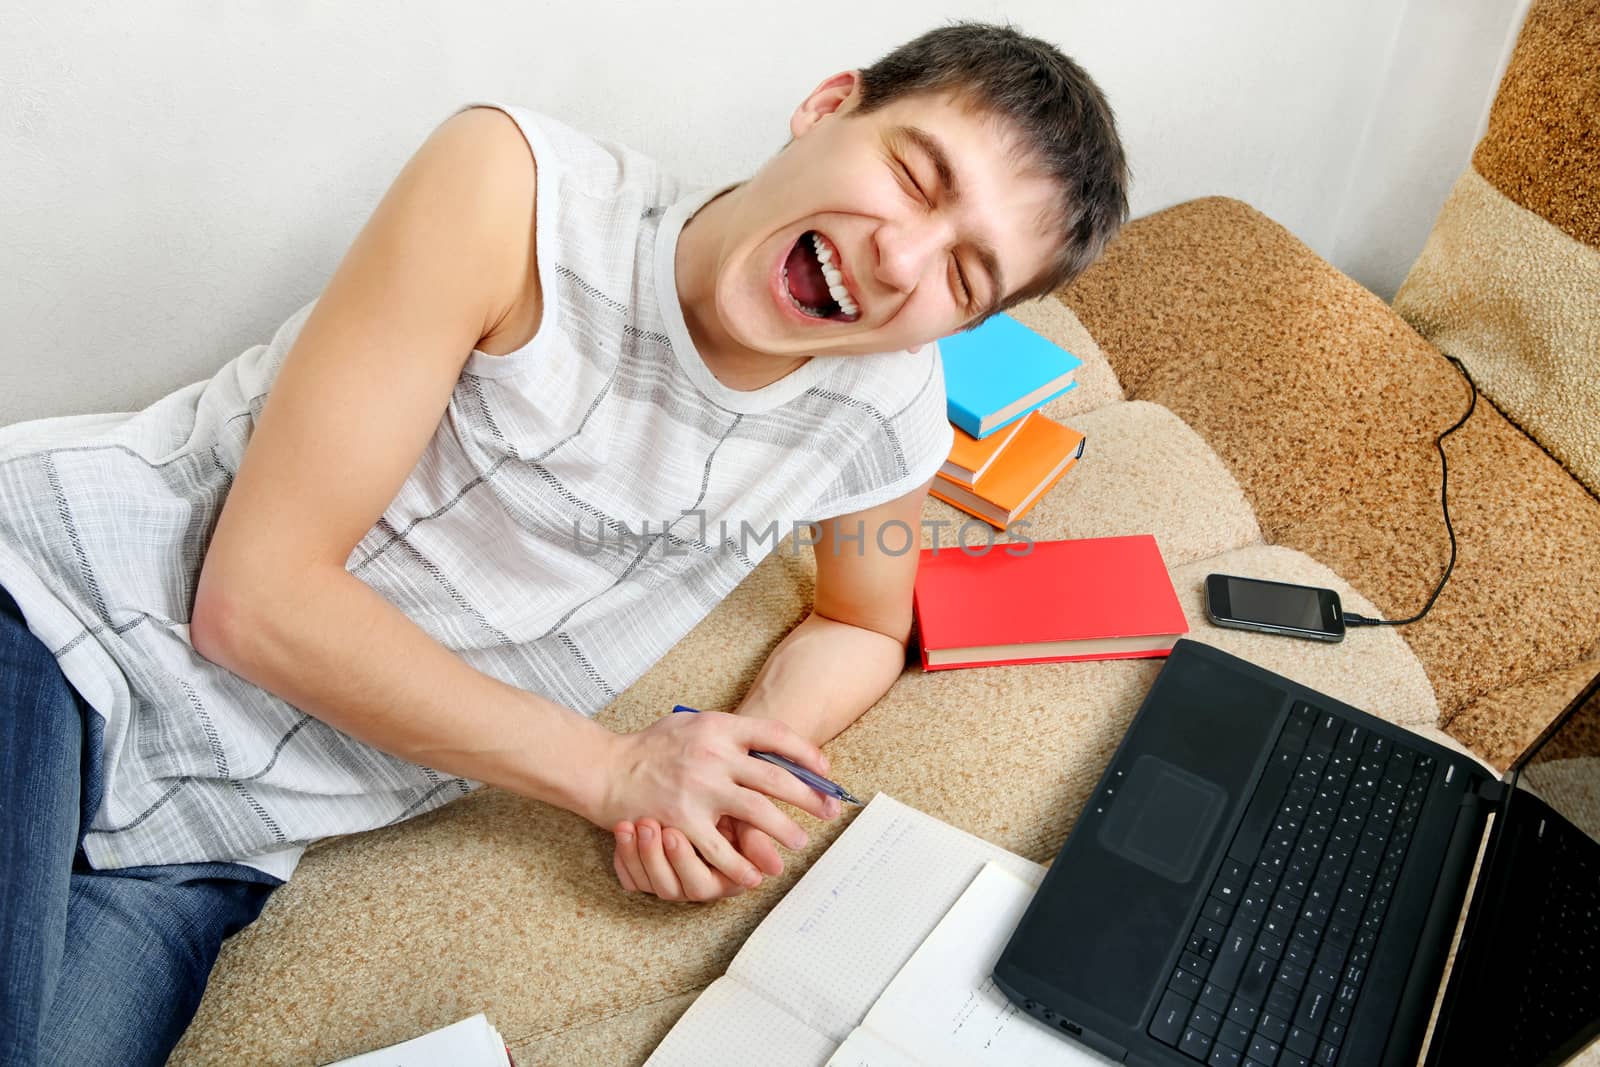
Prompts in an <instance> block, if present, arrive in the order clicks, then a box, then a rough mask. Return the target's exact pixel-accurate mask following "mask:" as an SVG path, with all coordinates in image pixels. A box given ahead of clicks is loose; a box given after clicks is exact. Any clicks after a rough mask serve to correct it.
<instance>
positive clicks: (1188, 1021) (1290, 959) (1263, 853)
mask: <svg viewBox="0 0 1600 1067" xmlns="http://www.w3.org/2000/svg"><path fill="white" fill-rule="evenodd" d="M1433 769H1434V760H1433V758H1432V757H1430V756H1425V755H1423V754H1421V753H1420V752H1418V751H1416V750H1415V749H1411V748H1408V747H1406V746H1405V745H1401V744H1396V743H1395V742H1394V741H1393V740H1392V739H1391V738H1388V737H1381V736H1379V735H1377V734H1374V733H1372V732H1371V731H1369V730H1367V729H1364V728H1363V727H1361V726H1359V725H1357V724H1356V723H1354V722H1351V721H1350V720H1348V719H1344V718H1341V717H1340V716H1338V715H1335V714H1333V713H1331V712H1328V711H1324V710H1321V709H1317V708H1313V707H1312V706H1310V705H1309V704H1305V703H1297V704H1296V705H1295V706H1294V708H1293V710H1292V711H1291V712H1290V716H1289V723H1288V725H1287V726H1286V727H1285V728H1284V731H1283V734H1282V735H1281V736H1280V737H1279V739H1278V744H1277V747H1276V748H1275V749H1274V750H1273V753H1272V758H1271V760H1270V761H1269V762H1268V764H1267V769H1266V771H1265V772H1263V774H1262V776H1261V781H1260V784H1259V785H1258V786H1257V787H1256V792H1255V794H1254V795H1253V796H1252V797H1251V799H1250V805H1249V807H1248V808H1247V809H1246V810H1245V816H1244V820H1243V821H1242V822H1241V823H1240V825H1239V830H1238V832H1237V833H1236V834H1235V835H1234V839H1233V844H1232V845H1231V846H1230V847H1229V849H1228V854H1227V856H1225V857H1224V858H1223V861H1222V868H1221V870H1220V871H1219V872H1218V873H1217V876H1216V879H1215V881H1214V882H1213V883H1212V885H1211V890H1210V893H1209V894H1208V895H1207V897H1206V902H1205V906H1204V907H1203V908H1202V909H1201V913H1200V918H1199V919H1198V920H1197V921H1196V922H1195V926H1194V930H1193V932H1192V933H1191V936H1190V938H1189V941H1188V944H1187V945H1186V947H1185V948H1184V950H1183V953H1182V955H1181V957H1180V958H1179V962H1178V966H1177V968H1176V969H1175V970H1174V971H1173V974H1172V978H1171V981H1170V982H1168V984H1167V989H1166V992H1165V993H1164V994H1163V996H1162V999H1161V1004H1160V1007H1158V1008H1157V1009H1156V1013H1155V1017H1154V1018H1153V1019H1152V1020H1151V1023H1150V1036H1151V1037H1154V1038H1156V1039H1157V1040H1158V1041H1162V1042H1164V1043H1166V1044H1168V1045H1171V1046H1172V1047H1174V1048H1176V1049H1178V1050H1179V1051H1180V1052H1183V1053H1185V1054H1187V1055H1188V1056H1189V1057H1191V1058H1192V1059H1195V1060H1197V1061H1199V1062H1201V1063H1205V1064H1211V1065H1216V1067H1302V1065H1309V1064H1318V1065H1320V1067H1332V1065H1333V1064H1336V1063H1338V1062H1339V1051H1340V1046H1341V1045H1342V1044H1343V1042H1344V1037H1345V1031H1346V1028H1347V1027H1348V1026H1349V1023H1350V1013H1351V1010H1352V1009H1353V1008H1354V1007H1355V1003H1356V999H1357V998H1358V997H1359V996H1360V995H1361V986H1362V982H1363V981H1364V979H1365V978H1366V974H1367V965H1368V964H1369V963H1370V962H1371V960H1372V946H1373V943H1374V941H1375V940H1376V938H1377V934H1378V931H1379V929H1380V928H1381V927H1382V925H1383V917H1384V915H1385V913H1386V912H1387V911H1388V908H1389V904H1390V901H1391V898H1392V897H1393V895H1394V888H1395V884H1396V882H1397V881H1398V880H1399V876H1400V869H1401V866H1402V864H1403V863H1404V861H1405V855H1406V851H1407V849H1408V847H1409V846H1410V844H1411V836H1412V832H1413V830H1414V829H1415V828H1416V822H1417V815H1418V813H1419V812H1421V810H1422V802H1423V797H1424V794H1425V791H1426V790H1427V787H1428V783H1429V781H1430V779H1431V778H1432V775H1433Z"/></svg>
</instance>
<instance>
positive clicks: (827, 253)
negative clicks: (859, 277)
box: [811, 232, 858, 315]
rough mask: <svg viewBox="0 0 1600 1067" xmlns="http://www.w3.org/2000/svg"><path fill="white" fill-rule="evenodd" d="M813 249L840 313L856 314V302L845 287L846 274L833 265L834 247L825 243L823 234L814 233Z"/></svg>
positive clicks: (812, 238) (829, 291) (812, 239)
mask: <svg viewBox="0 0 1600 1067" xmlns="http://www.w3.org/2000/svg"><path fill="white" fill-rule="evenodd" d="M811 247H813V248H815V249H816V250H817V263H818V264H819V265H820V266H821V267H822V277H823V280H824V281H826V282H827V283H828V295H830V296H832V297H833V299H834V300H835V301H836V302H837V303H838V305H839V310H840V311H843V312H844V313H845V314H846V315H854V314H856V312H857V310H858V309H857V308H856V304H855V301H853V300H851V299H850V290H848V289H846V288H845V287H844V273H843V272H842V271H841V270H839V268H838V267H836V266H834V265H833V258H834V252H833V246H832V245H830V244H828V242H827V241H824V240H823V239H822V235H821V234H819V233H816V232H813V233H812V234H811Z"/></svg>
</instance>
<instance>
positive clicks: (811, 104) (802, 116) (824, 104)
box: [789, 70, 861, 137]
mask: <svg viewBox="0 0 1600 1067" xmlns="http://www.w3.org/2000/svg"><path fill="white" fill-rule="evenodd" d="M860 86H861V72H860V71H858V70H845V71H840V72H839V73H838V74H835V75H834V76H833V77H831V78H829V79H828V80H827V81H825V82H823V83H822V84H821V85H819V86H817V87H816V88H815V89H813V90H811V95H810V96H808V97H806V98H805V99H804V100H802V101H801V102H800V106H799V107H797V108H795V111H794V115H792V116H791V117H790V119H789V132H790V133H791V134H793V135H794V136H795V137H799V136H800V135H801V134H803V133H805V132H806V131H807V130H809V129H811V128H812V127H813V126H815V125H816V124H817V123H819V122H821V121H822V120H823V119H824V118H826V117H827V116H829V115H832V114H834V113H835V112H839V111H841V110H843V111H848V110H849V109H850V107H854V106H855V104H854V102H853V101H854V100H855V99H856V98H857V97H858V96H859V94H860ZM847 102H849V104H850V106H849V107H845V106H844V105H845V104H846V103H847Z"/></svg>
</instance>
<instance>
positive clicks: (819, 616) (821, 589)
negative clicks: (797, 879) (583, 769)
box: [613, 485, 928, 900]
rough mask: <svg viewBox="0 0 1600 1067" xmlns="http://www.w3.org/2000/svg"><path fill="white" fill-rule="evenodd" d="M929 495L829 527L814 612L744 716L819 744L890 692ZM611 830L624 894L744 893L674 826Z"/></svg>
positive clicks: (755, 840) (770, 849)
mask: <svg viewBox="0 0 1600 1067" xmlns="http://www.w3.org/2000/svg"><path fill="white" fill-rule="evenodd" d="M927 489H928V487H927V486H926V485H923V486H922V487H921V488H919V489H917V490H915V491H913V492H911V493H907V494H906V495H905V496H902V497H899V498H898V499H895V500H892V501H890V502H888V503H886V504H883V505H880V506H878V507H876V508H870V509H868V510H866V511H860V512H856V513H855V514H852V515H847V516H844V517H842V518H840V519H836V520H828V521H827V522H824V523H822V533H821V536H820V538H819V540H818V542H817V545H816V548H815V552H816V558H817V589H816V595H815V597H814V599H813V601H812V609H811V613H810V614H809V615H808V616H806V618H805V619H804V620H803V621H802V622H801V623H800V625H798V626H796V627H795V628H794V629H793V630H791V631H789V634H788V636H787V637H785V638H784V639H783V640H782V641H781V642H779V644H778V647H777V648H775V649H773V650H772V653H771V654H770V655H769V656H768V657H767V661H766V663H764V664H763V665H762V667H761V672H760V673H759V674H758V675H757V676H756V680H755V682H754V683H753V684H752V685H751V687H750V689H749V691H748V692H746V694H745V697H744V700H743V701H742V702H741V703H740V705H739V709H738V712H739V714H741V715H744V716H746V717H749V718H759V719H771V720H775V721H778V722H781V723H784V724H786V725H788V726H789V727H790V728H791V729H793V730H794V731H795V732H796V733H798V734H799V735H800V736H801V737H803V738H805V739H806V740H808V741H811V742H813V743H815V744H817V745H821V744H823V743H824V742H827V741H830V740H832V739H833V738H834V737H837V736H838V735H839V734H840V733H842V732H843V731H844V730H845V728H846V727H848V726H849V725H850V724H851V723H853V722H855V721H856V720H857V719H858V718H860V717H861V715H862V713H863V712H865V711H866V710H867V709H868V708H870V707H872V705H874V704H876V703H877V702H878V699H879V698H880V697H882V696H883V694H884V693H886V692H888V690H889V687H890V686H891V685H893V684H894V681H895V679H896V678H898V677H899V676H900V672H901V671H902V670H903V669H904V667H905V653H906V640H907V638H908V637H909V635H910V632H911V590H912V586H913V584H914V583H915V581H916V576H917V560H918V558H919V557H920V551H919V549H920V547H921V536H920V528H919V524H920V521H921V518H922V505H923V501H924V500H925V499H926V497H927ZM880 531H882V535H883V536H882V537H881V538H880V537H879V532H880ZM858 534H859V537H858V536H857V535H858ZM901 548H904V551H898V550H899V549H901ZM723 827H724V831H725V833H728V834H729V836H731V837H732V839H733V841H734V843H735V844H737V845H738V847H739V850H740V851H741V852H742V853H743V854H744V855H745V856H746V857H747V858H749V859H750V860H751V861H752V862H754V863H755V865H756V866H757V867H759V868H761V870H762V871H763V872H765V873H766V874H769V875H776V874H780V873H782V871H783V860H782V858H781V857H780V856H779V855H778V851H777V849H776V848H775V847H774V845H773V843H772V839H771V838H770V837H769V836H768V835H767V834H765V833H762V832H761V831H760V830H759V829H757V828H755V827H753V826H750V825H749V824H745V823H737V824H732V825H730V824H728V823H726V822H725V823H724V824H723ZM613 829H614V831H615V832H616V835H617V842H616V849H615V854H614V857H613V863H614V866H615V868H616V872H617V878H618V880H619V881H621V883H622V885H623V887H624V888H625V889H629V890H641V891H645V892H651V893H655V894H656V895H657V896H662V897H665V898H667V899H670V900H680V899H686V898H687V899H692V900H714V899H717V898H719V897H725V896H731V895H734V894H736V893H738V892H739V891H740V887H739V886H738V885H735V884H734V883H732V882H730V881H728V880H727V879H725V878H720V877H718V876H717V875H716V872H714V871H711V870H709V869H708V868H707V867H706V866H705V865H704V864H703V863H701V862H700V861H699V859H698V858H697V857H696V856H695V854H694V851H693V850H692V849H690V848H688V847H687V843H686V842H685V841H683V840H682V839H681V837H675V836H674V835H675V834H677V830H676V829H675V828H673V827H671V826H670V825H667V826H666V827H663V826H662V825H661V824H659V823H657V822H656V821H655V820H649V819H640V820H637V822H635V821H633V820H628V821H625V822H622V823H618V824H617V825H616V826H614V827H613Z"/></svg>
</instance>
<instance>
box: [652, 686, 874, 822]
mask: <svg viewBox="0 0 1600 1067" xmlns="http://www.w3.org/2000/svg"><path fill="white" fill-rule="evenodd" d="M672 710H673V712H674V713H677V712H680V711H691V712H698V711H699V710H700V709H699V708H691V707H689V706H688V705H687V704H678V705H676V706H674V707H673V709H672ZM750 755H752V756H754V757H755V758H756V759H761V760H766V761H767V762H768V763H770V764H772V765H773V766H775V767H782V768H783V769H784V770H786V771H788V772H789V773H790V774H792V775H794V776H795V777H796V778H798V779H800V780H801V781H802V782H804V783H805V784H806V785H809V786H810V787H811V788H812V789H815V790H816V791H817V792H819V793H821V794H822V795H823V796H825V797H833V798H834V799H835V800H839V801H843V802H845V803H849V804H854V805H856V806H857V807H860V806H861V801H859V800H857V799H856V798H855V797H853V796H851V795H850V791H849V790H848V789H846V788H845V787H844V786H842V785H840V784H839V783H838V782H830V781H828V779H826V778H824V777H822V775H820V774H818V773H817V772H815V771H812V770H808V769H807V768H805V767H802V766H800V764H798V763H796V762H794V760H791V759H785V758H784V757H782V756H780V755H778V754H777V753H776V752H756V751H751V753H750Z"/></svg>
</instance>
